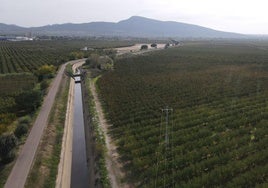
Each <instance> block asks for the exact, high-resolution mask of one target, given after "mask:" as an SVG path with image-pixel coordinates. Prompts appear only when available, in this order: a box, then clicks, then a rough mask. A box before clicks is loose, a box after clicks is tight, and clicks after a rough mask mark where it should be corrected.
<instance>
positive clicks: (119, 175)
mask: <svg viewBox="0 0 268 188" xmlns="http://www.w3.org/2000/svg"><path fill="white" fill-rule="evenodd" d="M90 90H91V93H92V95H93V98H94V103H95V107H96V111H97V115H98V118H99V123H100V127H101V129H102V131H103V133H104V135H105V143H106V148H107V155H106V156H105V160H106V166H107V170H108V175H109V179H110V182H111V185H112V187H114V188H118V187H129V186H128V185H125V184H122V183H121V180H122V179H123V177H124V173H123V172H122V170H121V169H122V164H120V163H119V162H118V157H119V154H118V152H117V150H116V146H115V144H114V143H113V142H112V139H111V137H110V136H109V134H108V128H109V126H110V125H109V124H108V123H107V121H106V120H105V117H104V113H103V110H102V107H101V103H100V100H99V98H98V95H97V92H96V87H95V84H94V83H93V81H91V82H90Z"/></svg>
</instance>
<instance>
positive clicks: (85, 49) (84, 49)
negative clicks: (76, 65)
mask: <svg viewBox="0 0 268 188" xmlns="http://www.w3.org/2000/svg"><path fill="white" fill-rule="evenodd" d="M80 50H82V51H91V50H94V49H93V48H88V47H87V46H85V47H84V48H81V49H80Z"/></svg>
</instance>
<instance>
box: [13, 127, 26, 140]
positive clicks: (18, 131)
mask: <svg viewBox="0 0 268 188" xmlns="http://www.w3.org/2000/svg"><path fill="white" fill-rule="evenodd" d="M27 132H28V126H27V125H26V124H19V125H18V126H17V128H16V129H15V131H14V134H15V136H16V137H17V138H21V137H22V136H23V135H25V134H27Z"/></svg>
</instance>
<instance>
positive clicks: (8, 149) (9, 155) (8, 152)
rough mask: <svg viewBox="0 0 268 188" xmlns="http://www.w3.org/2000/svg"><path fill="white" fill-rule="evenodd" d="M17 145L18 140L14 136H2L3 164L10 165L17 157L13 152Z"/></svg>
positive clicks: (0, 147) (0, 155) (0, 151)
mask: <svg viewBox="0 0 268 188" xmlns="http://www.w3.org/2000/svg"><path fill="white" fill-rule="evenodd" d="M16 145H17V138H16V137H15V135H14V134H5V135H1V136H0V157H1V160H2V162H4V163H8V162H10V161H12V160H13V159H14V157H15V154H14V152H13V150H14V148H15V147H16Z"/></svg>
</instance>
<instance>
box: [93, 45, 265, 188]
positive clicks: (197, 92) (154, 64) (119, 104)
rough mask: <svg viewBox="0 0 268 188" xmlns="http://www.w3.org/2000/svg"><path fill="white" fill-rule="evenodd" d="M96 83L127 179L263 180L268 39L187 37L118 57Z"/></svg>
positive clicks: (187, 182)
mask: <svg viewBox="0 0 268 188" xmlns="http://www.w3.org/2000/svg"><path fill="white" fill-rule="evenodd" d="M97 86H98V89H99V92H100V95H101V98H102V101H103V107H104V109H105V111H106V117H107V119H108V121H109V123H110V124H111V125H112V127H111V128H110V133H111V135H112V137H113V138H114V140H115V141H116V144H117V146H118V151H119V153H120V156H121V158H120V159H121V162H122V163H123V166H124V169H125V170H126V174H127V177H126V180H125V181H127V182H129V183H131V184H134V185H135V186H141V187H217V186H222V187H255V186H256V187H258V186H259V187H262V186H263V187H265V186H268V160H267V159H268V148H267V147H268V42H267V43H265V42H254V41H251V42H241V41H240V42H230V41H229V42H228V41H227V42H223V41H221V42H220V41H218V42H189V43H185V44H184V45H183V46H182V47H179V48H171V49H167V50H163V51H159V52H154V53H151V54H147V55H143V56H137V57H131V58H124V59H119V60H118V61H117V62H116V63H115V70H114V71H111V72H107V73H105V74H104V75H103V76H102V77H101V78H100V79H99V80H98V82H97ZM166 107H168V108H172V109H173V111H171V110H170V111H168V116H167V113H166V111H162V110H161V109H163V108H166Z"/></svg>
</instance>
